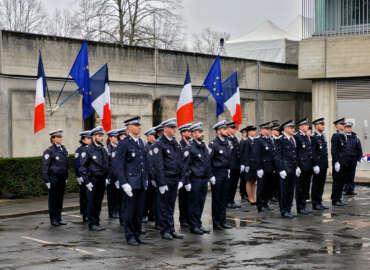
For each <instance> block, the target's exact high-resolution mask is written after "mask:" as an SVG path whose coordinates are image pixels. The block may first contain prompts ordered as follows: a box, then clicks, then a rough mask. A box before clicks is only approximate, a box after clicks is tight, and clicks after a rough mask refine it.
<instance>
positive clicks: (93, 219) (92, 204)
mask: <svg viewBox="0 0 370 270" xmlns="http://www.w3.org/2000/svg"><path fill="white" fill-rule="evenodd" d="M105 179H106V177H105V176H104V177H89V181H90V182H91V183H92V184H93V188H92V190H91V191H90V190H87V216H88V218H89V226H92V225H100V212H101V207H102V203H103V198H104V192H105Z"/></svg>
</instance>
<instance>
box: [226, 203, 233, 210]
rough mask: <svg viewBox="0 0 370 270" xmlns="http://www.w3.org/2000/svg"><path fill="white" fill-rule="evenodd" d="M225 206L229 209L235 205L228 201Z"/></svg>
mask: <svg viewBox="0 0 370 270" xmlns="http://www.w3.org/2000/svg"><path fill="white" fill-rule="evenodd" d="M226 208H229V209H235V206H234V204H233V203H228V204H227V205H226Z"/></svg>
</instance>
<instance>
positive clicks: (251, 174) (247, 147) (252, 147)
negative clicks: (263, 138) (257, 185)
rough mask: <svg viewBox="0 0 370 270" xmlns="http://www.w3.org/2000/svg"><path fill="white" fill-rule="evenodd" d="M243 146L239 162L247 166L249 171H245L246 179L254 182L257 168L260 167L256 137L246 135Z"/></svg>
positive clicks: (259, 154)
mask: <svg viewBox="0 0 370 270" xmlns="http://www.w3.org/2000/svg"><path fill="white" fill-rule="evenodd" d="M243 148H244V149H243V151H242V152H243V155H242V156H241V164H243V165H245V167H249V171H248V172H246V173H245V177H246V181H249V182H256V180H257V170H259V169H261V148H260V144H259V141H258V139H257V138H253V139H252V138H250V137H248V139H247V140H246V141H245V142H244V143H243Z"/></svg>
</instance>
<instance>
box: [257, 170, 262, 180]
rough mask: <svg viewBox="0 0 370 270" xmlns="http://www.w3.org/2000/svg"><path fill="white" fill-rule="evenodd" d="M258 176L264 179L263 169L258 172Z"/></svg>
mask: <svg viewBox="0 0 370 270" xmlns="http://www.w3.org/2000/svg"><path fill="white" fill-rule="evenodd" d="M257 176H258V178H262V177H263V170H262V169H261V170H258V171H257Z"/></svg>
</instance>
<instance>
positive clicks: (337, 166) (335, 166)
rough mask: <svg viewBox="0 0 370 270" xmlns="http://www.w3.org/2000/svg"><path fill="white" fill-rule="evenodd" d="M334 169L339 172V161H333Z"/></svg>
mask: <svg viewBox="0 0 370 270" xmlns="http://www.w3.org/2000/svg"><path fill="white" fill-rule="evenodd" d="M334 169H335V171H336V172H339V171H340V163H339V162H338V161H337V162H335V164H334Z"/></svg>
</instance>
